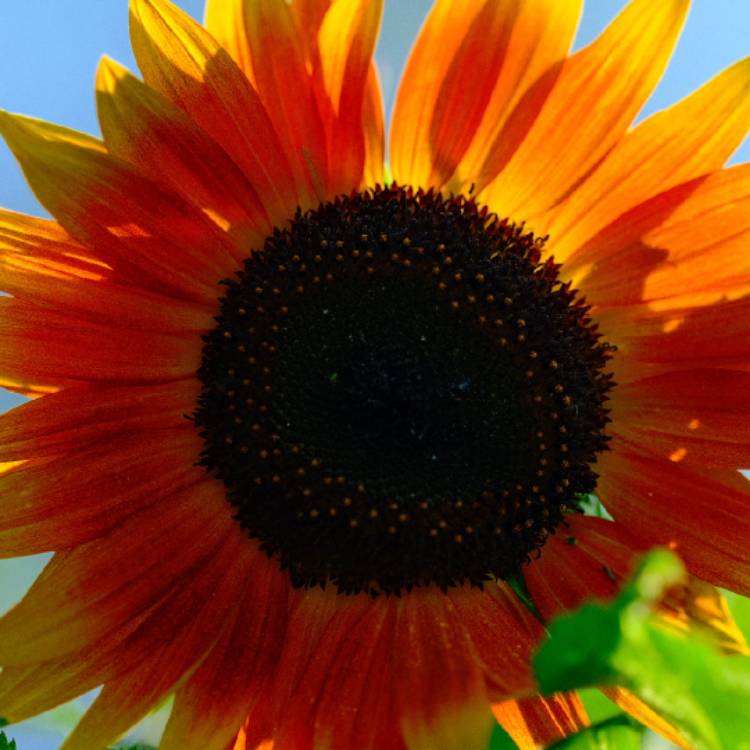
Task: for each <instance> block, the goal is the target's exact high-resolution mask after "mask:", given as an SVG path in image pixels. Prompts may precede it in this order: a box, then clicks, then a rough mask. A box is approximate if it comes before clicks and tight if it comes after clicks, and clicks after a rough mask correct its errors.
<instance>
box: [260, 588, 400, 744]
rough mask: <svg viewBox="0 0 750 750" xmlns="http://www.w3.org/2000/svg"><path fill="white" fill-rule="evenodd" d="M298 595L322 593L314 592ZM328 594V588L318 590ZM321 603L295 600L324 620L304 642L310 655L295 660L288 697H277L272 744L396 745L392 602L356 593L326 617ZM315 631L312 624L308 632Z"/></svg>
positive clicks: (311, 613)
mask: <svg viewBox="0 0 750 750" xmlns="http://www.w3.org/2000/svg"><path fill="white" fill-rule="evenodd" d="M304 596H305V599H308V598H313V599H318V598H321V597H319V596H318V595H317V592H310V593H306V594H305V595H304ZM333 596H335V594H332V593H330V592H327V593H326V594H323V595H322V598H326V597H333ZM321 604H323V603H322V602H319V603H318V605H317V607H315V608H314V604H313V603H312V602H305V601H303V602H302V604H301V606H300V614H302V613H304V614H305V616H306V617H309V616H310V615H313V616H315V614H316V613H317V615H318V616H320V615H321V614H323V616H324V617H325V619H326V621H327V624H326V626H325V629H324V630H323V631H322V633H323V637H322V638H321V640H320V641H318V642H317V643H316V640H315V639H313V640H312V641H311V643H310V644H309V646H308V647H312V650H311V651H310V652H309V654H310V656H309V658H307V659H305V661H304V662H302V661H300V662H298V664H299V668H300V671H299V673H298V677H297V683H296V684H297V688H296V691H295V696H294V698H293V699H292V700H291V701H289V702H287V703H286V709H285V708H284V704H282V703H277V710H278V711H279V712H280V713H281V714H282V715H283V718H282V719H281V724H280V731H279V733H278V734H277V735H276V736H275V737H274V742H275V743H276V744H278V746H279V747H287V746H289V747H294V748H298V747H299V748H303V747H309V748H315V750H318V748H320V750H323V748H325V750H348V749H349V748H351V747H360V748H378V747H387V748H394V750H400V749H401V748H403V747H404V742H403V738H402V736H401V729H400V728H399V726H398V722H397V721H395V720H394V712H395V711H396V704H395V701H394V695H393V687H394V674H393V659H392V654H393V651H392V649H393V642H394V634H395V626H396V606H395V604H394V603H393V602H389V601H386V600H385V599H384V598H382V597H381V598H379V599H377V600H374V601H368V600H367V598H366V597H362V596H360V597H357V598H356V599H354V600H351V601H350V602H346V603H345V605H344V606H339V607H338V611H336V612H335V613H334V614H333V615H330V616H328V617H326V616H325V614H324V613H325V612H328V611H329V609H328V607H327V606H326V605H325V604H323V606H322V607H321ZM308 632H309V631H308ZM320 632H321V631H320V630H318V625H317V624H316V628H315V631H314V633H315V634H316V636H317V634H318V633H320ZM353 632H356V634H357V635H356V637H355V638H353V637H352V633H353ZM291 634H292V631H291V627H290V635H291ZM303 637H304V636H303ZM297 640H298V639H296V638H295V639H294V641H295V642H297ZM285 650H286V646H285ZM303 664H304V666H303ZM287 684H288V683H287ZM249 718H250V721H251V722H252V720H253V719H254V718H255V717H254V716H253V715H252V714H251V716H250V717H249Z"/></svg>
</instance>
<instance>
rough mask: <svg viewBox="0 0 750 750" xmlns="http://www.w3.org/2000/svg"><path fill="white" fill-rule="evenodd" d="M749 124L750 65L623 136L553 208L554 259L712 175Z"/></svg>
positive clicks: (550, 228) (744, 64)
mask: <svg viewBox="0 0 750 750" xmlns="http://www.w3.org/2000/svg"><path fill="white" fill-rule="evenodd" d="M749 122H750V58H748V59H746V60H743V61H742V62H740V63H737V64H736V65H734V66H732V67H731V68H729V69H728V70H726V71H724V73H722V74H721V75H719V76H717V77H716V78H714V79H713V80H712V81H711V82H709V83H708V84H706V85H705V86H703V87H702V88H701V89H699V90H698V91H696V92H695V93H693V94H691V95H690V96H689V97H687V98H686V99H684V100H683V101H681V102H679V103H678V104H675V105H674V106H672V107H670V108H669V109H667V110H665V111H664V112H659V113H658V114H656V115H653V116H652V117H650V118H649V119H648V120H646V121H645V122H643V123H642V124H640V125H639V126H638V127H637V128H635V130H633V131H632V132H631V133H628V134H627V135H626V136H625V137H624V138H623V139H622V141H621V142H620V143H618V144H617V146H615V148H614V149H613V150H612V151H611V152H610V153H609V154H608V155H607V157H606V158H605V160H604V162H603V164H602V165H601V166H600V167H599V168H598V169H597V170H596V171H595V172H594V174H593V176H591V177H590V178H589V179H588V180H587V181H586V182H585V183H584V184H583V185H582V186H581V187H579V188H578V189H576V191H575V192H574V193H573V195H572V196H571V197H570V198H569V199H568V200H567V201H565V202H564V203H563V204H561V205H560V206H558V207H556V208H555V209H553V215H554V218H552V219H551V222H549V223H548V224H547V226H548V231H549V233H550V235H551V237H552V240H551V244H550V247H551V249H552V250H553V252H554V254H555V258H556V259H557V260H558V261H561V260H565V259H566V258H567V257H568V256H569V255H571V254H572V253H574V252H575V250H576V248H578V247H580V246H581V245H582V244H583V243H584V242H585V240H587V239H589V238H591V237H593V236H594V235H595V234H596V233H597V232H598V231H600V230H601V229H603V228H604V227H606V226H607V225H608V224H610V223H611V222H613V221H614V220H615V219H617V217H618V216H620V215H622V214H624V213H625V212H626V211H628V210H630V209H631V208H633V207H635V206H637V205H638V204H639V203H642V202H643V201H645V200H648V199H649V198H651V197H652V196H655V195H657V194H658V193H661V192H663V191H665V190H668V189H670V188H672V187H675V186H677V185H679V184H680V183H683V182H688V181H690V180H692V179H694V178H696V177H699V176H701V175H705V174H707V173H709V172H713V171H715V170H716V169H720V168H721V166H722V165H723V164H724V162H725V161H726V160H727V159H728V158H729V157H730V156H731V154H732V152H733V151H734V150H735V149H736V148H737V147H738V146H739V145H740V144H741V143H742V141H743V139H744V138H745V136H746V135H747V132H748V128H749V127H750V125H749V124H748V123H749ZM745 212H746V213H747V209H745ZM655 246H656V247H661V245H655ZM582 262H584V263H585V258H584V259H583V260H582Z"/></svg>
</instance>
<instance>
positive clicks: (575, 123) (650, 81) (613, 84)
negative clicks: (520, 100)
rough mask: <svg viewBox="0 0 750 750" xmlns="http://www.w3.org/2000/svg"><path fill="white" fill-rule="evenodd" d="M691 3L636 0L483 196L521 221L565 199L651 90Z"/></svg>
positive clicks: (570, 71) (581, 58)
mask: <svg viewBox="0 0 750 750" xmlns="http://www.w3.org/2000/svg"><path fill="white" fill-rule="evenodd" d="M688 6H689V0H665V1H664V2H659V3H654V2H652V1H651V0H632V2H630V3H629V4H628V5H627V6H626V7H625V9H624V10H623V11H622V13H621V14H620V15H619V16H618V17H617V18H616V19H615V20H614V21H613V22H612V24H611V25H610V26H609V28H608V29H606V30H605V31H604V33H603V34H602V35H601V36H600V37H599V39H597V40H596V41H595V42H594V43H593V44H591V45H590V46H589V47H587V48H585V49H583V50H581V51H580V52H578V53H577V54H575V55H574V56H573V57H570V58H568V59H567V60H566V61H565V63H564V64H563V68H562V71H561V72H560V75H559V77H558V78H557V81H556V83H555V86H554V88H553V89H552V91H551V93H550V94H549V96H548V97H547V99H546V101H545V103H544V106H543V107H542V109H541V111H540V112H539V116H538V117H537V118H536V120H535V122H534V124H533V125H532V127H531V129H530V130H529V132H528V135H527V136H526V138H525V139H524V140H523V142H522V143H521V144H520V146H519V147H518V149H517V150H516V152H515V153H514V154H513V157H512V158H511V159H510V161H509V162H508V164H507V166H506V167H505V168H504V169H503V170H502V171H501V172H500V174H499V175H498V177H497V178H496V179H495V180H493V182H492V183H490V185H489V186H488V187H487V188H486V189H485V190H484V191H482V192H481V193H480V195H479V197H480V199H481V200H482V201H483V202H485V203H487V204H488V205H489V206H490V207H491V208H492V209H493V210H496V211H499V212H501V213H502V215H503V216H513V217H515V220H516V221H521V220H524V219H530V218H531V217H534V216H536V215H537V214H540V213H542V212H543V211H545V210H547V209H549V208H550V207H552V206H553V205H555V204H556V203H557V202H559V201H560V200H562V199H563V198H565V197H566V195H567V194H568V193H569V192H570V191H571V190H572V189H573V188H574V187H575V186H576V185H577V184H578V183H579V182H580V181H581V180H582V178H584V177H585V176H586V175H587V174H588V173H589V172H590V171H591V169H592V168H593V167H595V166H596V165H597V164H598V163H599V162H600V161H601V159H602V157H604V156H605V155H606V154H607V153H608V152H609V151H610V149H611V148H612V147H613V146H614V145H615V144H616V143H617V142H618V141H619V140H620V139H621V138H622V137H623V136H624V135H625V133H626V131H627V129H628V127H629V126H630V124H631V123H632V121H633V119H634V118H635V116H636V114H637V113H638V111H639V110H640V109H641V107H642V106H643V104H644V102H645V101H646V99H647V98H648V97H649V96H650V94H651V92H652V91H653V89H654V87H655V86H656V84H657V82H658V80H659V78H660V77H661V75H662V73H663V71H664V69H665V68H666V65H667V62H668V61H669V57H670V55H671V53H672V49H673V47H674V45H675V42H676V41H677V37H678V36H679V33H680V29H681V28H682V24H683V22H684V20H685V16H686V14H687V10H688Z"/></svg>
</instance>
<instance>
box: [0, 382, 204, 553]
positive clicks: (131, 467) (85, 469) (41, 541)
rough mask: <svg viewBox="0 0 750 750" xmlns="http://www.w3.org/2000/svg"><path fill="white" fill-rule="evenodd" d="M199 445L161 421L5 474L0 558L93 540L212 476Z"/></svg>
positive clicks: (189, 430) (0, 487)
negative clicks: (162, 499) (198, 464)
mask: <svg viewBox="0 0 750 750" xmlns="http://www.w3.org/2000/svg"><path fill="white" fill-rule="evenodd" d="M45 398H47V397H46V396H45ZM42 400H44V399H42ZM200 448H201V444H200V442H199V440H198V438H197V436H196V435H195V434H194V432H193V430H192V428H190V427H188V428H187V429H184V428H183V429H182V430H174V429H172V430H170V429H163V428H161V426H160V425H154V426H153V427H152V433H151V434H148V433H147V434H146V435H144V434H142V433H135V434H125V435H115V436H108V437H106V442H105V443H100V444H99V445H98V446H97V445H92V444H91V443H89V444H88V445H86V444H83V445H82V446H81V447H80V448H78V449H77V450H76V451H74V452H71V453H67V454H64V455H62V456H60V457H57V458H52V459H46V460H31V461H29V462H28V463H25V464H23V465H21V466H18V467H16V468H15V469H12V470H11V471H8V472H6V473H5V474H3V475H2V476H1V477H0V491H2V493H3V497H4V498H5V500H4V501H3V504H2V508H1V509H0V557H15V556H18V555H31V554H37V553H39V552H47V551H49V550H62V549H66V548H69V547H74V546H76V545H79V544H82V543H84V542H88V541H90V540H92V539H96V538H97V537H99V536H101V535H102V534H104V533H106V532H108V531H110V530H111V529H112V528H114V527H115V526H117V525H118V524H120V523H122V522H123V520H124V519H127V518H128V517H129V516H130V515H131V514H132V513H133V512H135V511H137V510H140V509H141V508H147V507H150V506H153V505H154V504H155V503H156V502H158V499H159V498H160V497H164V496H168V495H170V494H172V493H174V492H177V491H182V490H183V489H184V488H186V487H192V486H194V485H195V484H197V483H198V482H200V481H202V480H203V479H204V477H205V472H204V471H203V469H202V468H200V467H196V466H194V465H193V463H194V461H195V460H197V457H198V455H199V453H200ZM72 466H75V467H77V468H76V469H75V471H74V470H73V469H72Z"/></svg>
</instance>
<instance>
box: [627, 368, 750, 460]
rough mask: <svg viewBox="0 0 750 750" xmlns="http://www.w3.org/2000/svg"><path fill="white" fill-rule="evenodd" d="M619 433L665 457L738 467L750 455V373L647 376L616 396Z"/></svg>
mask: <svg viewBox="0 0 750 750" xmlns="http://www.w3.org/2000/svg"><path fill="white" fill-rule="evenodd" d="M612 407H613V422H614V424H615V425H616V429H617V433H618V434H619V435H622V436H623V437H624V438H625V439H627V440H628V441H629V442H632V443H635V444H636V445H638V446H639V447H640V449H641V450H646V451H648V452H649V453H652V454H653V455H655V456H658V457H660V458H662V459H669V460H670V461H673V462H675V463H679V464H682V465H683V466H690V467H692V468H697V469H699V470H700V469H701V468H726V469H736V468H737V467H738V466H744V465H746V464H747V463H748V457H750V373H747V372H742V371H735V370H708V369H705V370H686V371H678V372H670V373H665V374H663V375H656V376H653V377H650V378H643V379H640V380H636V381H634V382H632V383H628V384H626V385H623V386H620V387H619V388H618V389H617V391H616V392H615V394H614V398H613V402H612Z"/></svg>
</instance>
